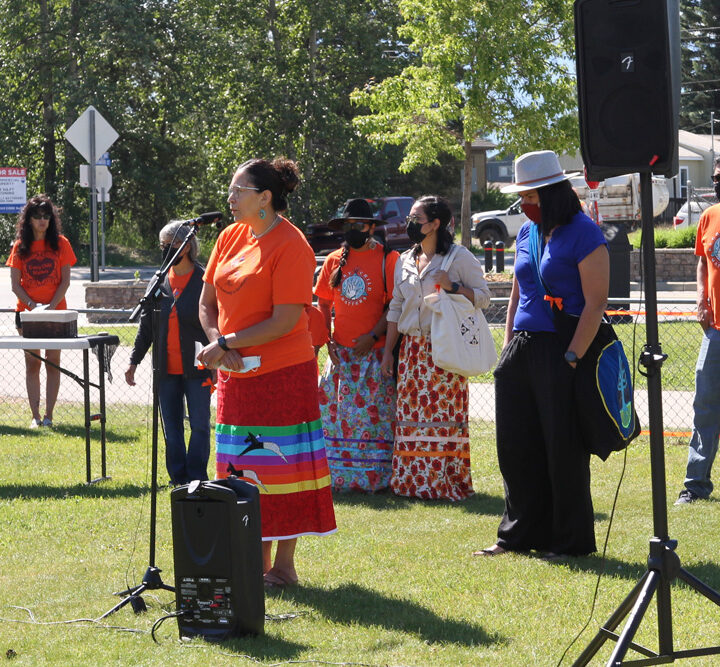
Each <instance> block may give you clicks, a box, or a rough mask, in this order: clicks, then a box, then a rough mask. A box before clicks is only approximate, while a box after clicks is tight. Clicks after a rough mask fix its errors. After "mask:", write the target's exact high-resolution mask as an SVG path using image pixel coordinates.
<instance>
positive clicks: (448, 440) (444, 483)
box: [382, 196, 490, 500]
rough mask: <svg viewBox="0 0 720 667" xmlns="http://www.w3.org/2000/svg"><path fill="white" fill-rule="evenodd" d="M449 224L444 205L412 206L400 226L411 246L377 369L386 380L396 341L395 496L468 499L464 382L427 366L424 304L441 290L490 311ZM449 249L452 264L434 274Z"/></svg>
mask: <svg viewBox="0 0 720 667" xmlns="http://www.w3.org/2000/svg"><path fill="white" fill-rule="evenodd" d="M451 219H452V212H451V210H450V206H449V205H448V203H447V201H445V200H444V199H442V198H440V197H435V196H425V197H422V198H420V199H418V200H417V201H416V202H415V204H414V205H413V207H412V209H411V211H410V215H409V216H408V219H407V231H408V236H409V237H410V240H411V241H412V242H413V243H414V244H415V245H414V246H413V247H412V248H410V250H407V251H406V252H404V253H403V254H402V255H401V256H400V260H399V261H398V263H397V265H396V266H395V287H394V290H393V298H392V301H391V302H390V307H389V309H388V315H387V322H388V324H387V334H386V339H385V351H384V354H383V359H382V369H383V372H384V373H385V374H386V375H388V376H390V375H392V372H393V371H392V368H393V348H394V346H395V343H396V341H397V339H398V335H399V334H403V339H402V344H401V347H400V360H399V364H398V377H397V411H396V420H397V424H396V427H395V445H394V450H393V470H392V478H391V480H390V488H391V489H392V490H393V492H394V493H396V494H397V495H401V496H414V497H418V498H427V499H440V498H444V499H446V500H463V499H465V498H467V497H468V496H471V495H472V494H473V486H472V477H471V476H470V442H469V430H468V379H467V377H464V376H463V375H460V374H457V373H453V372H450V371H446V370H444V369H442V368H439V367H438V366H436V365H435V363H434V362H433V358H432V345H431V339H430V333H431V322H432V318H433V309H432V308H431V307H430V306H429V305H428V303H427V302H426V300H425V297H426V296H429V295H432V294H435V293H436V291H437V290H438V289H443V290H445V291H446V292H448V293H450V294H460V295H462V296H463V297H464V298H466V299H467V300H468V302H470V303H472V304H473V305H474V306H475V307H482V308H485V307H487V306H488V305H489V304H490V290H489V288H488V286H487V283H486V282H485V278H484V276H483V270H482V267H481V266H480V263H479V262H478V261H477V260H476V259H475V257H474V255H473V254H472V253H471V252H470V251H469V250H467V248H464V247H457V248H456V246H455V245H454V243H453V238H452V235H451V234H450V232H449V230H448V225H449V223H450V221H451ZM453 248H456V250H455V251H454V253H453V255H454V256H453V260H452V262H451V263H450V265H449V266H448V267H447V270H442V269H441V267H442V265H443V261H444V259H445V257H446V256H447V254H448V253H449V252H450V251H451V249H453Z"/></svg>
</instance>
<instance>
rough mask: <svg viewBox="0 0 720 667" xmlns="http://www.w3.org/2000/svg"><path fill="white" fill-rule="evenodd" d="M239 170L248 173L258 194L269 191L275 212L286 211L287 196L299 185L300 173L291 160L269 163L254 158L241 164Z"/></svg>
mask: <svg viewBox="0 0 720 667" xmlns="http://www.w3.org/2000/svg"><path fill="white" fill-rule="evenodd" d="M241 169H242V170H243V171H246V172H247V173H248V175H249V176H250V180H251V181H252V184H253V185H254V186H255V187H256V188H259V189H260V192H263V191H264V190H270V192H271V193H272V207H273V209H274V210H275V211H277V212H282V211H284V210H285V209H287V207H288V202H287V195H289V194H290V193H291V192H292V191H293V190H295V188H296V187H297V186H298V184H299V183H300V172H299V171H298V168H297V165H296V164H295V163H294V162H293V161H292V160H288V159H287V158H284V157H278V158H275V159H274V160H273V161H272V162H270V161H269V160H264V159H262V158H256V159H254V160H247V161H246V162H243V163H242V164H241V165H240V166H239V167H238V171H239V170H241Z"/></svg>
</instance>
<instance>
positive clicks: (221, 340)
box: [216, 336, 230, 352]
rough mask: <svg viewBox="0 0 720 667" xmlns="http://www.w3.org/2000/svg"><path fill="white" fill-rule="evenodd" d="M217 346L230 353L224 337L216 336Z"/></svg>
mask: <svg viewBox="0 0 720 667" xmlns="http://www.w3.org/2000/svg"><path fill="white" fill-rule="evenodd" d="M216 342H217V344H218V345H219V346H220V347H221V348H222V349H223V350H225V352H230V348H229V347H228V344H227V341H226V340H225V336H218V339H217V341H216Z"/></svg>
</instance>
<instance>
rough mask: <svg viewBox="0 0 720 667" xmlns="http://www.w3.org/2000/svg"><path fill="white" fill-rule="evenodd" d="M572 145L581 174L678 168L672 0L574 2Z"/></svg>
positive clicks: (676, 38) (598, 176)
mask: <svg viewBox="0 0 720 667" xmlns="http://www.w3.org/2000/svg"><path fill="white" fill-rule="evenodd" d="M575 53H576V61H577V86H578V104H579V116H580V146H581V152H582V156H583V161H584V162H585V166H586V168H587V172H588V178H589V179H590V180H594V181H600V180H603V179H604V178H607V177H609V176H617V175H619V174H628V173H632V172H641V173H655V174H664V175H665V176H667V177H668V178H669V177H672V176H674V175H675V174H677V171H678V157H677V153H678V120H677V119H678V111H679V104H680V14H679V11H678V0H575Z"/></svg>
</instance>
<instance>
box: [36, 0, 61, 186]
mask: <svg viewBox="0 0 720 667" xmlns="http://www.w3.org/2000/svg"><path fill="white" fill-rule="evenodd" d="M40 26H41V28H40V42H41V43H43V44H49V43H50V41H51V40H50V34H51V31H50V14H49V12H48V5H47V0H40ZM40 63H41V64H40V68H39V71H38V75H39V82H40V90H41V91H42V92H41V99H42V151H43V189H44V191H45V193H46V194H48V195H49V196H50V197H52V198H53V199H54V198H55V197H56V196H57V181H56V169H57V159H56V157H55V107H54V103H53V76H52V64H51V63H49V62H48V60H47V59H46V58H42V59H41V61H40Z"/></svg>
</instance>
